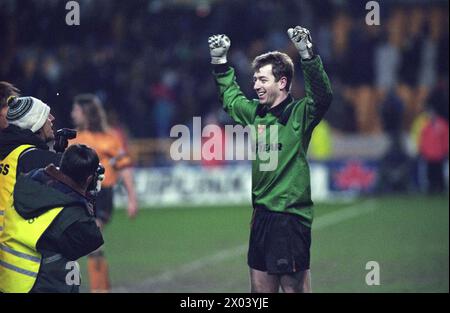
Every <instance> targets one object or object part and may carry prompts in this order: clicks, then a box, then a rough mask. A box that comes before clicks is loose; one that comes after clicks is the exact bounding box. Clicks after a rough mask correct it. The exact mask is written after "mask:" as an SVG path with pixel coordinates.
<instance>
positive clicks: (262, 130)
mask: <svg viewBox="0 0 450 313" xmlns="http://www.w3.org/2000/svg"><path fill="white" fill-rule="evenodd" d="M265 130H266V125H259V124H258V134H262V133H264V131H265Z"/></svg>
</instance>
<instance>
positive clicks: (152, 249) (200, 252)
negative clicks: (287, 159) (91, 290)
mask: <svg viewBox="0 0 450 313" xmlns="http://www.w3.org/2000/svg"><path fill="white" fill-rule="evenodd" d="M448 211H449V208H448V196H436V197H425V196H395V197H394V196H391V197H381V198H371V199H359V200H356V201H353V202H351V203H338V204H317V205H316V206H315V222H314V224H313V237H312V250H311V253H312V256H311V271H312V288H313V292H448V291H449V280H448V277H449V252H448V251H449V243H448V240H449V216H448ZM250 217H251V209H250V207H245V206H244V207H237V206H228V207H195V208H164V209H156V210H154V209H149V210H141V211H140V214H139V216H138V218H137V219H136V220H129V219H128V218H127V217H126V214H125V211H124V210H117V211H116V212H115V214H114V216H113V220H112V222H111V224H110V225H108V226H107V228H106V230H105V242H106V244H105V251H106V256H107V257H108V260H109V264H110V270H111V281H112V284H113V288H114V289H113V291H116V292H193V293H195V292H227V293H228V292H230V293H233V292H248V290H249V282H248V269H247V265H246V245H247V242H248V236H249V222H250ZM321 224H322V225H321ZM315 227H316V228H315ZM369 261H376V262H378V264H379V265H380V285H379V286H368V285H367V284H366V282H365V277H366V274H367V273H368V270H366V268H365V266H366V263H367V262H369ZM80 264H81V266H82V269H83V276H82V277H83V278H82V291H87V290H88V288H87V286H88V281H87V274H86V269H85V267H86V262H85V260H84V259H83V260H81V262H80Z"/></svg>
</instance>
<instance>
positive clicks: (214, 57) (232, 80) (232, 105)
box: [208, 35, 258, 125]
mask: <svg viewBox="0 0 450 313" xmlns="http://www.w3.org/2000/svg"><path fill="white" fill-rule="evenodd" d="M208 43H209V49H210V54H211V64H213V66H214V77H215V80H216V84H217V86H218V88H219V99H220V101H221V102H222V105H223V108H224V110H225V111H226V112H227V113H228V114H229V115H230V117H231V118H232V119H233V120H234V121H235V122H236V123H239V124H242V125H249V124H252V123H253V120H254V119H255V115H256V108H257V106H258V101H255V100H249V99H247V98H246V97H245V95H244V94H243V93H242V91H241V89H240V87H239V85H238V84H237V82H236V76H235V72H234V69H233V68H232V67H230V66H229V65H228V63H227V53H228V49H229V48H230V45H231V41H230V39H229V38H228V37H227V36H226V35H213V36H211V37H209V40H208Z"/></svg>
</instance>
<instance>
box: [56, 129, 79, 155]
mask: <svg viewBox="0 0 450 313" xmlns="http://www.w3.org/2000/svg"><path fill="white" fill-rule="evenodd" d="M76 137H77V131H76V130H75V129H70V128H62V129H58V130H57V131H56V134H55V144H54V145H53V149H54V150H55V151H56V152H64V150H66V148H67V146H68V145H69V139H74V138H76Z"/></svg>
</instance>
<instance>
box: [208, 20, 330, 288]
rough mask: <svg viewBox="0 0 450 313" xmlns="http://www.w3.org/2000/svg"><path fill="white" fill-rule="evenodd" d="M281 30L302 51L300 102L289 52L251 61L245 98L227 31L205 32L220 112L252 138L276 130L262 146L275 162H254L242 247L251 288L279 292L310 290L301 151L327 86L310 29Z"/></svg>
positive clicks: (324, 105) (326, 101)
mask: <svg viewBox="0 0 450 313" xmlns="http://www.w3.org/2000/svg"><path fill="white" fill-rule="evenodd" d="M287 33H288V36H289V37H290V39H291V40H292V41H293V43H294V45H295V46H296V48H297V50H298V52H299V54H300V57H301V67H302V70H303V75H304V79H305V91H306V97H304V98H302V99H299V100H296V99H293V98H292V96H291V94H290V88H291V83H292V78H293V76H294V65H293V62H292V60H291V58H290V57H289V56H288V55H286V54H285V53H282V52H278V51H274V52H268V53H265V54H262V55H260V56H258V57H256V58H255V59H254V61H253V63H252V66H253V70H254V76H253V78H254V86H253V88H254V90H255V92H256V94H257V96H258V99H255V100H249V99H247V98H246V97H245V95H244V94H243V93H242V92H241V90H240V88H239V86H238V84H237V83H236V78H235V71H234V69H233V68H232V67H230V66H229V65H228V63H227V52H228V49H229V48H230V45H231V41H230V39H229V38H228V37H227V36H226V35H214V36H211V37H210V38H209V48H210V53H211V63H212V64H213V66H214V76H215V80H216V83H217V85H218V87H219V97H220V100H221V102H222V104H223V107H224V109H225V111H226V112H227V113H228V114H229V115H230V116H231V117H232V118H233V120H234V121H235V122H237V123H239V124H242V125H252V126H254V127H255V129H258V134H256V135H257V136H258V139H257V140H258V141H259V140H260V139H261V137H267V138H270V134H268V132H269V131H268V130H269V127H270V126H272V125H275V126H276V127H277V129H278V139H277V140H278V142H277V143H276V144H270V145H265V150H267V149H269V150H271V149H276V151H275V152H276V153H277V154H278V155H277V156H278V164H277V166H276V168H275V169H274V170H273V171H262V170H261V167H260V165H261V164H263V163H264V160H263V158H261V157H260V155H259V154H258V155H256V159H255V160H254V161H253V164H252V167H253V171H252V205H253V218H252V223H251V233H250V242H249V250H248V265H249V267H250V283H251V291H252V292H278V290H279V288H280V287H281V288H282V290H283V291H284V292H311V283H310V266H309V265H310V246H311V224H312V220H313V202H312V201H311V187H310V174H309V166H308V162H307V160H306V152H307V149H308V144H309V141H310V139H311V134H312V131H313V129H314V127H315V126H316V125H317V124H318V123H319V122H320V120H321V119H322V117H323V116H324V114H325V112H326V111H327V110H328V108H329V106H330V104H331V101H332V91H331V86H330V81H329V79H328V77H327V74H326V73H325V71H324V69H323V65H322V61H321V59H320V57H319V56H318V55H314V52H313V48H312V40H311V36H310V33H309V31H308V30H307V29H305V28H302V27H300V26H297V27H295V28H290V29H289V30H288V31H287ZM272 137H273V136H272ZM271 143H273V142H271ZM258 148H260V147H258ZM266 152H267V151H266ZM271 152H273V151H271Z"/></svg>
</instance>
